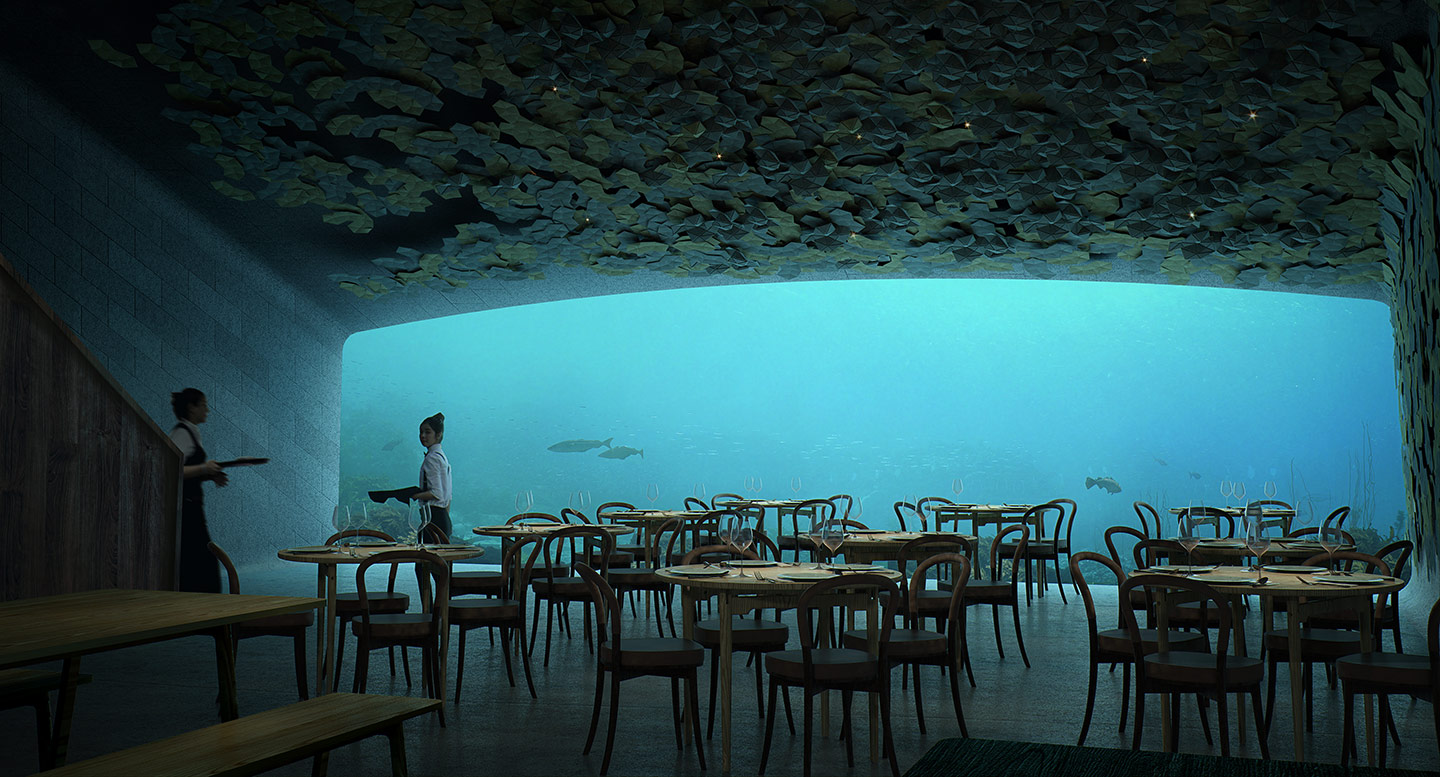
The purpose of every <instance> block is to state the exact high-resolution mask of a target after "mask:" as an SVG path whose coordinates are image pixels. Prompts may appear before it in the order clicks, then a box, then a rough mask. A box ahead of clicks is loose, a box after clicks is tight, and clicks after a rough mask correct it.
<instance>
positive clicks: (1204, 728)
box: [1176, 693, 1215, 747]
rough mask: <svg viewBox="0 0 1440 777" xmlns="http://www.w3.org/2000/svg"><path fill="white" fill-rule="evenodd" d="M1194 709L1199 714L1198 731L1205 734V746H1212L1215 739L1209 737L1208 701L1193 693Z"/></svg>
mask: <svg viewBox="0 0 1440 777" xmlns="http://www.w3.org/2000/svg"><path fill="white" fill-rule="evenodd" d="M1176 709H1179V707H1176ZM1195 709H1196V711H1197V712H1199V714H1200V731H1201V732H1202V733H1204V734H1205V746H1206V747H1214V746H1215V740H1214V739H1212V738H1211V737H1210V701H1209V700H1208V699H1206V698H1205V697H1204V696H1203V695H1201V694H1198V693H1197V694H1195Z"/></svg>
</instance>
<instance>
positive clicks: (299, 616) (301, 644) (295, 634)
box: [207, 542, 315, 701]
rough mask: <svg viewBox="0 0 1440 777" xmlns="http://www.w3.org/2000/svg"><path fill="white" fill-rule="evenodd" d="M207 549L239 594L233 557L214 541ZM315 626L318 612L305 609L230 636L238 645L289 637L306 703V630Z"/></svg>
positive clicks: (241, 627) (262, 620)
mask: <svg viewBox="0 0 1440 777" xmlns="http://www.w3.org/2000/svg"><path fill="white" fill-rule="evenodd" d="M207 547H209V548H210V553H211V554H213V555H214V556H215V558H217V559H219V560H220V565H221V566H223V567H224V568H225V577H226V579H227V581H228V582H229V584H230V593H232V594H238V593H240V573H239V572H237V571H236V570H235V562H233V561H231V560H230V554H228V553H226V552H225V550H224V549H223V548H221V547H220V546H219V545H216V544H215V543H213V542H212V543H210V544H209V545H208V546H207ZM313 625H315V611H314V610H306V611H304V612H293V613H287V614H285V615H271V616H270V617H268V618H256V619H254V620H248V621H245V622H243V623H238V624H236V625H235V626H234V627H233V628H232V629H231V634H232V635H234V638H235V641H237V642H238V641H239V640H242V639H250V638H251V637H287V638H289V639H290V640H292V641H293V642H294V647H295V685H296V686H297V687H298V688H299V689H300V699H301V700H302V701H303V700H305V699H308V698H310V692H309V690H307V688H306V685H307V683H306V682H305V631H306V630H307V629H309V628H310V627H311V626H313Z"/></svg>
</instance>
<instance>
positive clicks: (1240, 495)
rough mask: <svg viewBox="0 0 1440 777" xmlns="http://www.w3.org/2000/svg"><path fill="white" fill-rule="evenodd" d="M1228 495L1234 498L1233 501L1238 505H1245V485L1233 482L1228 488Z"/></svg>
mask: <svg viewBox="0 0 1440 777" xmlns="http://www.w3.org/2000/svg"><path fill="white" fill-rule="evenodd" d="M1230 493H1231V494H1233V495H1234V496H1235V501H1236V502H1237V503H1238V504H1241V505H1244V504H1245V484H1244V483H1241V482H1240V481H1238V480H1237V481H1235V483H1234V484H1233V485H1231V486H1230Z"/></svg>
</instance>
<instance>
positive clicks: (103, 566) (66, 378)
mask: <svg viewBox="0 0 1440 777" xmlns="http://www.w3.org/2000/svg"><path fill="white" fill-rule="evenodd" d="M179 483H180V452H179V450H178V449H176V447H175V445H174V444H173V443H171V442H170V439H169V436H168V435H167V434H166V432H165V431H164V430H163V429H161V428H160V427H159V426H157V425H156V424H155V422H154V421H153V420H152V419H151V418H150V416H149V415H147V414H146V413H145V412H144V411H143V410H141V409H140V406H139V405H137V404H136V403H135V401H134V400H133V399H131V397H130V395H129V394H127V393H126V392H125V390H124V389H122V388H121V387H120V385H119V384H118V383H117V382H116V381H115V379H114V378H113V377H112V376H111V375H110V373H109V372H108V371H106V370H105V368H104V367H102V366H101V365H100V364H99V363H98V362H97V361H96V360H95V358H94V356H93V355H91V353H90V351H89V350H88V349H86V348H85V346H84V345H82V344H81V343H80V341H79V339H78V338H76V337H75V335H74V333H72V332H71V331H70V329H69V328H68V327H66V326H65V325H64V324H63V323H62V322H61V321H60V320H59V319H58V318H57V317H56V315H55V313H54V311H52V310H51V309H50V307H49V306H48V305H46V304H45V302H44V301H43V300H41V299H40V298H39V297H38V296H37V295H36V294H35V292H34V290H33V289H31V288H30V287H29V285H28V284H26V283H25V282H24V281H23V280H22V279H21V278H19V276H18V275H16V273H15V270H14V268H13V267H11V266H10V263H9V262H8V261H6V260H5V258H4V257H3V256H0V600H10V599H18V598H24V597H30V596H44V595H48V594H57V593H66V592H70V591H85V590H91V589H97V588H145V589H165V588H173V587H174V585H175V570H176V553H177V548H178V538H179V535H178V524H177V521H178V516H179V512H178V510H179Z"/></svg>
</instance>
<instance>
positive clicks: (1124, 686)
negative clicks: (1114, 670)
mask: <svg viewBox="0 0 1440 777" xmlns="http://www.w3.org/2000/svg"><path fill="white" fill-rule="evenodd" d="M1120 683H1121V685H1120V731H1124V730H1125V717H1126V715H1127V714H1128V713H1129V712H1130V664H1129V663H1128V662H1127V663H1126V664H1125V671H1124V673H1123V674H1122V675H1121V680H1120Z"/></svg>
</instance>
